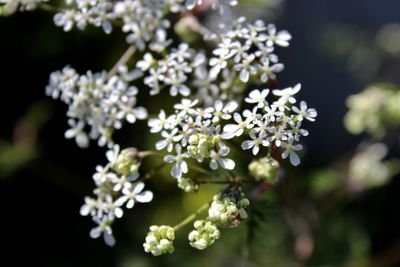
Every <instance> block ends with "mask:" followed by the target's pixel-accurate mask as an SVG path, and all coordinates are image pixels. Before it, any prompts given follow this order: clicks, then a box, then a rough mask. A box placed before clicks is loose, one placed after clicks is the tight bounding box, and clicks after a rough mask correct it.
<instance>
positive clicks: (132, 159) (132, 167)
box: [113, 148, 140, 175]
mask: <svg viewBox="0 0 400 267" xmlns="http://www.w3.org/2000/svg"><path fill="white" fill-rule="evenodd" d="M137 153H138V151H137V149H136V148H126V149H124V150H122V151H121V152H120V154H119V155H118V157H117V160H116V161H115V163H114V165H113V170H114V171H115V172H117V173H118V174H121V175H130V174H136V173H138V171H139V167H140V161H138V160H137Z"/></svg>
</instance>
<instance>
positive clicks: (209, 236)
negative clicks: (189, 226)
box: [189, 220, 220, 250]
mask: <svg viewBox="0 0 400 267" xmlns="http://www.w3.org/2000/svg"><path fill="white" fill-rule="evenodd" d="M193 226H194V228H195V229H194V230H193V231H191V232H190V233H189V241H190V245H191V246H192V247H194V248H197V249H199V250H203V249H205V248H207V247H209V246H211V245H212V244H213V243H214V242H215V240H217V239H218V238H219V236H220V231H219V230H218V228H217V226H216V225H215V224H214V223H213V222H210V221H206V220H197V221H195V222H194V224H193Z"/></svg>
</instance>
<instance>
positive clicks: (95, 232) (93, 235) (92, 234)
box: [89, 227, 101, 238]
mask: <svg viewBox="0 0 400 267" xmlns="http://www.w3.org/2000/svg"><path fill="white" fill-rule="evenodd" d="M89 235H90V237H91V238H98V237H99V236H100V235H101V229H100V227H96V228H93V229H92V230H90V233H89Z"/></svg>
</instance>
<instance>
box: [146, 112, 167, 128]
mask: <svg viewBox="0 0 400 267" xmlns="http://www.w3.org/2000/svg"><path fill="white" fill-rule="evenodd" d="M166 124H167V116H166V115H165V111H164V110H160V113H159V114H158V118H154V119H149V122H148V125H149V127H150V128H151V129H150V132H151V133H158V132H160V131H161V130H162V129H163V128H164V127H165V125H166Z"/></svg>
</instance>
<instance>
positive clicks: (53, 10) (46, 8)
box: [39, 3, 62, 13]
mask: <svg viewBox="0 0 400 267" xmlns="http://www.w3.org/2000/svg"><path fill="white" fill-rule="evenodd" d="M39 9H41V10H43V11H47V12H50V13H56V12H61V11H62V9H60V8H58V7H55V6H52V5H49V4H46V3H42V4H40V6H39Z"/></svg>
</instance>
